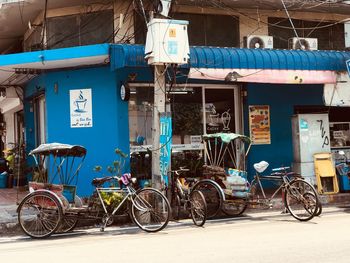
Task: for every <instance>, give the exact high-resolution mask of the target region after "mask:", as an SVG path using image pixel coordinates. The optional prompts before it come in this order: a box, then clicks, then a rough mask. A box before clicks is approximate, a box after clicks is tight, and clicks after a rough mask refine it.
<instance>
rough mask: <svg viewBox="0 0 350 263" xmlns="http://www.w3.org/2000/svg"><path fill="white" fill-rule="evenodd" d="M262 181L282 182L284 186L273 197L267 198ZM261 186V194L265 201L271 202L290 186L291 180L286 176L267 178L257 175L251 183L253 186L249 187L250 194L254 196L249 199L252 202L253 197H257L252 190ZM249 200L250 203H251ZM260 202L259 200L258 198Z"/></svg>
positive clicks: (269, 176)
mask: <svg viewBox="0 0 350 263" xmlns="http://www.w3.org/2000/svg"><path fill="white" fill-rule="evenodd" d="M262 180H268V181H282V184H281V185H280V186H279V187H278V188H277V189H276V190H275V191H274V193H273V194H272V195H271V197H269V198H267V197H266V194H265V191H264V187H263V185H262V183H261V181H262ZM257 184H258V185H259V188H260V190H261V193H262V195H263V198H262V199H263V200H267V201H269V202H270V201H271V200H272V199H273V198H274V197H275V196H276V195H277V193H278V192H279V191H280V190H281V189H282V191H283V190H284V189H285V188H286V187H287V186H288V185H289V180H288V177H286V176H284V175H267V176H260V175H259V174H258V173H256V174H255V176H254V179H253V181H252V182H251V185H250V187H249V193H251V194H252V195H251V196H250V197H249V199H250V200H251V199H252V198H253V197H256V196H257V194H256V192H255V193H252V188H253V187H254V186H255V185H257ZM250 200H249V201H250ZM258 201H259V198H258Z"/></svg>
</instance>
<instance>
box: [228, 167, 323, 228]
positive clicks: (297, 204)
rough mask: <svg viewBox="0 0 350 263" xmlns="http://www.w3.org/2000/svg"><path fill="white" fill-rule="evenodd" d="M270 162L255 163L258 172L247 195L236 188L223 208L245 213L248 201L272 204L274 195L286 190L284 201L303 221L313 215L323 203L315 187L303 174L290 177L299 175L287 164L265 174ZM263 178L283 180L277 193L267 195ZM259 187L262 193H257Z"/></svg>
mask: <svg viewBox="0 0 350 263" xmlns="http://www.w3.org/2000/svg"><path fill="white" fill-rule="evenodd" d="M268 165H269V164H268V163H267V162H264V161H262V162H260V163H256V164H254V169H255V170H256V174H255V176H254V179H253V180H252V182H251V184H250V185H249V188H248V191H247V192H245V196H236V194H235V192H232V197H233V198H232V199H231V200H229V202H226V206H223V211H224V212H225V213H226V214H229V215H237V214H242V213H243V212H244V211H245V209H246V208H247V206H248V205H257V206H260V207H265V208H272V207H273V202H272V200H273V198H274V197H275V196H276V195H277V193H279V192H280V191H282V193H283V194H282V198H283V202H284V205H285V207H286V208H287V210H288V212H289V213H290V214H291V215H292V216H293V217H294V218H296V219H297V220H300V221H308V220H310V219H312V218H313V217H314V216H315V215H316V214H317V210H318V207H320V204H319V198H318V195H317V192H316V190H315V189H314V187H313V186H312V185H311V184H310V183H308V182H307V181H305V180H303V179H301V178H297V177H294V178H293V179H291V178H290V177H288V175H294V176H295V174H294V173H288V172H287V167H280V168H275V169H273V170H272V171H273V172H272V173H271V174H270V175H261V173H262V172H264V171H265V170H266V168H267V167H268ZM262 180H268V181H270V182H271V181H272V182H273V181H274V182H278V183H280V182H281V183H280V186H279V187H278V188H277V189H276V190H275V191H274V192H273V194H272V195H271V196H270V197H267V196H266V194H265V191H264V187H263V185H262ZM258 189H259V190H260V192H261V194H262V197H261V196H259V195H258V194H257V190H258ZM231 209H232V210H231ZM231 211H232V212H231Z"/></svg>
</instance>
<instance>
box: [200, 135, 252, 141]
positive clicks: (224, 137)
mask: <svg viewBox="0 0 350 263" xmlns="http://www.w3.org/2000/svg"><path fill="white" fill-rule="evenodd" d="M215 138H219V139H220V140H221V141H222V142H224V143H230V142H231V141H234V140H236V139H241V140H243V141H244V142H246V143H250V138H249V137H247V136H245V135H241V134H237V133H213V134H206V135H203V140H209V139H215Z"/></svg>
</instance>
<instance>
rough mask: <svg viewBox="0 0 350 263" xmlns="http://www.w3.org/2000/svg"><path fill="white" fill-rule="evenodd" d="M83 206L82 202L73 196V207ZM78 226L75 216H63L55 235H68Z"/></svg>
mask: <svg viewBox="0 0 350 263" xmlns="http://www.w3.org/2000/svg"><path fill="white" fill-rule="evenodd" d="M82 206H83V200H82V199H81V198H80V197H79V196H77V195H75V196H74V207H82ZM77 224H78V218H77V217H76V216H75V215H72V216H70V215H69V214H68V215H64V216H63V218H62V221H61V225H60V226H59V228H58V229H57V230H56V233H68V232H71V231H73V229H74V228H75V227H76V226H77Z"/></svg>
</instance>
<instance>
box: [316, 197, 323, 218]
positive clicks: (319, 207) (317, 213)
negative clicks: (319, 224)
mask: <svg viewBox="0 0 350 263" xmlns="http://www.w3.org/2000/svg"><path fill="white" fill-rule="evenodd" d="M321 214H322V204H321V202H320V199H318V206H317V209H316V213H315V216H320V215H321Z"/></svg>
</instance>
